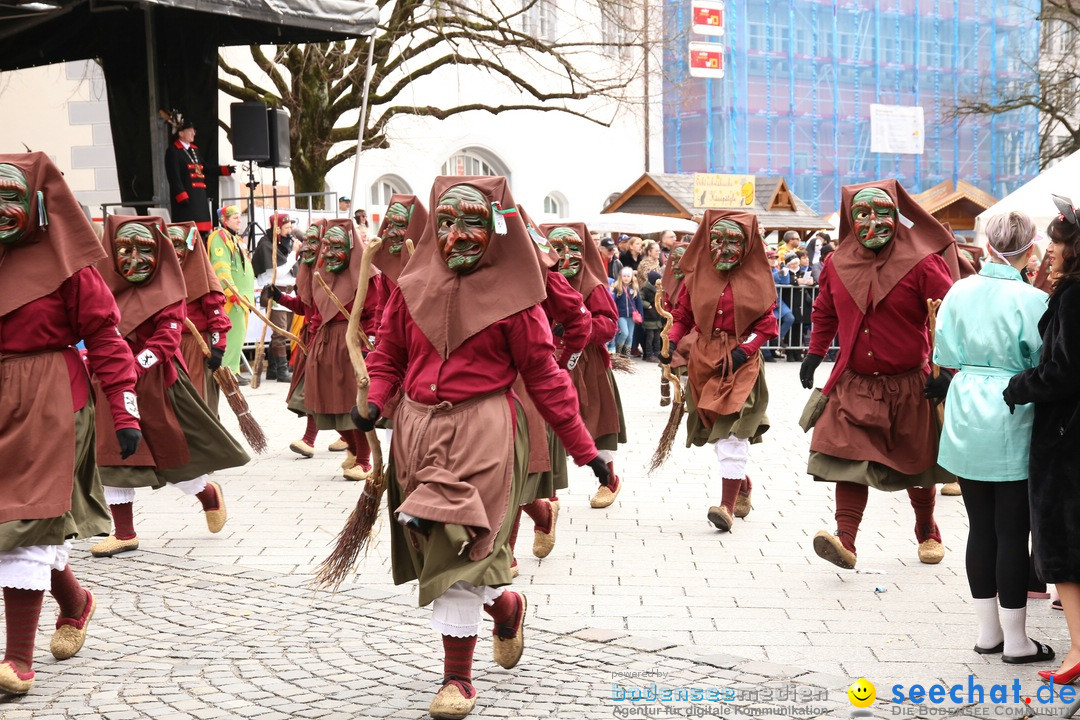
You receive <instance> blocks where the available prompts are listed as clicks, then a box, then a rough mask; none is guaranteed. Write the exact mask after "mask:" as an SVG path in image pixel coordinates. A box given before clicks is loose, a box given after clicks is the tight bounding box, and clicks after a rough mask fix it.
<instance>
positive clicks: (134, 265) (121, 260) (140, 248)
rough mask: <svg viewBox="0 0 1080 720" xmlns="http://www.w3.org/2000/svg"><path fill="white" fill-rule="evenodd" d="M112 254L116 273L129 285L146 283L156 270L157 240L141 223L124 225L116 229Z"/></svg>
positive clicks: (152, 232)
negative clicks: (114, 259)
mask: <svg viewBox="0 0 1080 720" xmlns="http://www.w3.org/2000/svg"><path fill="white" fill-rule="evenodd" d="M113 253H114V256H115V258H116V269H117V271H118V272H119V273H120V275H121V276H122V277H123V278H124V279H125V280H127V281H128V282H130V283H135V284H138V283H142V282H146V281H147V280H148V279H149V278H150V276H151V275H153V274H154V270H155V269H157V264H158V243H157V238H155V237H154V231H153V230H151V229H150V228H149V227H148V226H146V225H143V224H142V223H137V222H129V223H124V224H123V225H121V226H120V227H119V229H117V231H116V239H115V240H113Z"/></svg>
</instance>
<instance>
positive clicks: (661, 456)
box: [649, 403, 685, 473]
mask: <svg viewBox="0 0 1080 720" xmlns="http://www.w3.org/2000/svg"><path fill="white" fill-rule="evenodd" d="M683 412H685V406H684V405H683V404H682V403H678V404H675V405H672V406H671V414H670V415H668V421H667V425H665V426H664V432H663V433H661V434H660V442H659V444H657V446H656V451H655V452H653V456H652V462H651V463H650V464H649V472H650V473H652V472H656V471H657V470H659V469H660V466H661V465H663V464H664V463H665V462H667V459H668V456H669V455H671V448H672V447H673V446H674V445H675V436H676V435H677V434H678V432H679V425H681V424H682V419H683Z"/></svg>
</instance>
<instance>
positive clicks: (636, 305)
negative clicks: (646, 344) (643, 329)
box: [611, 267, 644, 357]
mask: <svg viewBox="0 0 1080 720" xmlns="http://www.w3.org/2000/svg"><path fill="white" fill-rule="evenodd" d="M611 294H612V296H613V297H614V298H615V307H616V308H617V309H618V311H619V332H618V333H617V334H616V335H615V348H616V351H617V352H618V353H619V354H620V355H622V356H624V357H629V356H630V343H631V342H633V340H634V326H635V325H637V324H639V323H641V322H642V321H643V320H644V316H643V315H642V311H643V310H644V308H643V307H642V306H641V295H639V294H638V289H637V280H635V279H634V271H633V270H631V269H630V268H628V267H624V268H623V269H622V271H620V272H619V277H617V278H616V279H615V287H614V288H612V291H611Z"/></svg>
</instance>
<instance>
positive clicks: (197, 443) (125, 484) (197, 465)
mask: <svg viewBox="0 0 1080 720" xmlns="http://www.w3.org/2000/svg"><path fill="white" fill-rule="evenodd" d="M165 392H166V394H167V395H168V396H169V402H171V403H172V407H173V412H175V413H176V420H177V422H179V423H180V429H181V430H182V431H183V433H184V439H185V440H187V444H188V450H189V452H190V453H191V459H190V460H189V461H188V463H187V464H186V465H181V466H180V467H176V468H170V469H168V470H163V471H161V472H158V471H157V470H155V469H154V468H152V467H147V466H143V467H122V466H117V467H100V468H98V472H99V473H100V475H101V482H102V484H103V485H108V486H109V487H117V488H140V487H152V488H154V489H157V488H160V487H164V486H165V485H167V484H169V483H178V482H184V481H185V480H193V479H195V478H197V477H199V476H200V475H206V474H207V473H212V472H214V471H215V470H224V469H226V468H231V467H240V466H241V465H246V464H247V463H248V462H250V460H251V458H250V457H249V456H248V454H247V452H246V451H245V450H244V448H243V447H241V445H240V443H238V442H237V441H236V439H235V438H234V437H233V436H232V435H230V434H229V431H228V430H226V429H225V427H224V426H223V425H222V424H221V422H220V421H219V420H218V419H217V417H216V416H215V415H214V414H213V413H212V412H211V411H210V408H209V407H207V405H206V403H205V402H204V401H203V399H202V398H201V397H199V394H198V393H197V392H195V388H194V387H192V385H191V380H189V379H188V376H187V374H186V373H184V372H182V371H181V372H179V377H178V378H177V380H176V382H175V383H173V384H172V385H171V386H170V387H169V388H167V389H166V390H165Z"/></svg>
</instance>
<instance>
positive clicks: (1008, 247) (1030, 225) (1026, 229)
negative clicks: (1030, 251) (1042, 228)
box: [986, 210, 1035, 255]
mask: <svg viewBox="0 0 1080 720" xmlns="http://www.w3.org/2000/svg"><path fill="white" fill-rule="evenodd" d="M986 237H987V240H988V241H989V243H990V246H991V247H992V248H993V249H994V250H997V251H998V252H999V253H1001V254H1002V255H1008V254H1009V253H1016V252H1017V251H1019V250H1020V249H1021V248H1023V247H1024V246H1025V245H1028V244H1029V243H1030V242H1031V239H1032V238H1033V237H1035V223H1034V222H1032V220H1031V218H1030V217H1028V216H1027V215H1026V214H1024V213H1022V212H1017V211H1015V210H1013V211H1012V212H1010V213H1008V214H1006V215H995V216H994V217H992V218H990V222H988V223H987V224H986Z"/></svg>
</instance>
